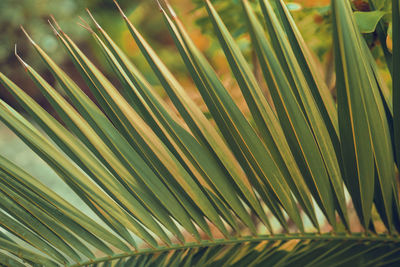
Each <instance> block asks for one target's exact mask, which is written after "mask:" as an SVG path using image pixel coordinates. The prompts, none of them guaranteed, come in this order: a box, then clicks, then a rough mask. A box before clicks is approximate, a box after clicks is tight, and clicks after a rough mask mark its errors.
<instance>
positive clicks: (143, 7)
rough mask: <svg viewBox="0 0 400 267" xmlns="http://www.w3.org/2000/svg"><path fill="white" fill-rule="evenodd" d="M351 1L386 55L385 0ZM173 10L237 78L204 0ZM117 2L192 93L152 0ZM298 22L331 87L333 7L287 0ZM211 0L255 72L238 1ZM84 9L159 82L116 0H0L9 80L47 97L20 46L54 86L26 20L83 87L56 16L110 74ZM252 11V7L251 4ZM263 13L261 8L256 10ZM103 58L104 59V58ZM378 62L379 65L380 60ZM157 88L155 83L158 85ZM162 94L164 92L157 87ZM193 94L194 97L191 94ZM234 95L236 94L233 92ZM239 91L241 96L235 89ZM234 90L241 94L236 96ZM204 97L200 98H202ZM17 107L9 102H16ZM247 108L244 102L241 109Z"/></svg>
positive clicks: (314, 0)
mask: <svg viewBox="0 0 400 267" xmlns="http://www.w3.org/2000/svg"><path fill="white" fill-rule="evenodd" d="M349 1H352V3H353V7H354V11H355V15H356V18H357V22H358V23H359V25H360V28H361V29H362V31H363V33H364V34H365V37H366V39H367V40H368V43H369V45H370V47H371V49H373V52H374V55H375V57H376V58H377V59H378V60H379V58H381V57H383V53H382V51H381V50H382V49H376V47H379V41H383V39H380V40H378V39H379V38H378V37H377V33H376V28H377V27H382V30H383V32H384V33H385V35H386V34H389V35H388V36H389V37H388V38H386V40H385V44H384V45H385V46H386V45H387V47H388V48H389V49H390V47H391V39H390V34H391V33H390V32H391V22H390V9H391V7H390V0H349ZM170 2H171V4H172V5H173V6H174V8H175V9H176V12H177V13H178V15H179V16H180V18H181V19H182V20H183V21H184V22H185V24H186V25H187V27H188V28H189V29H190V31H189V32H190V33H191V35H192V38H193V39H194V41H195V43H196V44H197V46H198V47H199V48H200V49H201V50H202V51H203V52H205V53H206V55H207V56H208V58H209V59H210V61H211V62H212V64H213V65H214V66H215V68H216V69H217V70H218V72H219V74H220V75H221V76H222V78H223V80H224V81H225V82H226V85H227V86H228V87H229V85H230V84H232V88H233V87H235V86H234V82H233V81H232V80H231V79H230V77H229V76H230V75H229V74H230V73H229V67H228V66H227V62H226V60H225V59H224V56H223V54H222V52H221V50H220V48H219V45H218V44H217V42H215V41H213V40H215V38H213V35H214V33H213V31H212V29H211V24H210V21H209V20H208V18H207V16H206V12H205V9H204V8H203V5H204V1H203V0H170ZM250 2H251V3H253V4H254V6H255V7H258V5H257V2H258V1H256V0H250ZM119 3H120V5H121V6H122V7H123V8H124V10H125V11H126V13H127V14H129V17H130V19H131V20H132V21H133V22H134V24H135V25H137V27H138V28H139V29H140V30H141V31H142V33H143V34H144V35H145V37H147V38H148V39H149V41H150V43H151V44H152V45H153V46H154V47H155V48H156V50H157V52H158V53H160V56H161V58H163V59H164V60H165V62H166V63H167V65H168V66H169V67H170V69H171V70H172V71H173V72H174V73H175V74H176V75H177V77H178V78H179V80H180V81H181V83H182V84H183V85H184V86H185V87H186V88H187V89H188V90H189V91H190V90H191V89H193V86H192V82H191V80H190V78H189V77H188V75H187V72H186V71H185V69H184V64H182V62H181V60H180V59H178V58H179V56H178V54H177V51H176V49H175V47H174V45H173V42H172V39H171V38H170V36H169V33H168V30H167V29H166V27H165V26H164V22H163V20H162V17H161V16H160V15H159V13H158V12H156V10H157V8H158V7H157V4H156V1H149V0H133V1H132V0H120V1H119ZM286 3H287V4H288V6H289V8H290V9H291V10H292V14H293V16H294V18H295V20H296V21H297V22H298V25H299V27H300V30H301V31H302V34H303V35H304V37H305V39H306V41H307V43H308V44H309V46H310V48H311V49H312V50H313V51H314V53H315V55H316V57H317V58H318V59H319V60H320V61H321V62H322V63H321V64H322V66H321V69H322V70H323V71H324V72H325V74H326V81H327V83H328V84H329V85H330V87H331V88H332V89H333V87H334V75H333V73H332V67H333V66H332V62H333V60H332V52H331V51H329V47H331V44H330V42H331V40H330V36H331V33H330V23H329V21H330V8H329V3H330V1H329V0H292V1H286ZM213 4H214V5H215V6H216V8H217V10H218V11H219V13H220V14H221V16H222V18H223V19H224V21H225V23H226V24H227V26H228V27H229V29H230V30H231V31H232V32H233V33H234V36H235V37H236V39H237V41H238V43H239V44H240V47H241V48H242V50H243V52H244V53H245V55H246V56H247V57H248V59H249V61H250V62H251V63H253V65H254V69H255V72H257V66H256V65H257V62H256V60H253V59H254V58H255V57H253V55H252V54H251V45H250V42H249V37H248V36H247V35H246V34H244V33H245V32H246V30H245V25H244V17H243V12H242V10H241V5H240V0H214V1H213ZM85 8H88V9H90V10H91V11H92V12H93V13H94V14H95V16H96V18H97V19H98V20H99V21H100V22H101V24H102V25H103V26H104V28H105V29H106V30H107V31H108V32H109V33H110V34H111V36H112V37H113V38H114V39H115V40H116V41H117V43H118V44H119V45H120V46H121V47H122V48H123V50H124V51H125V52H126V53H127V54H128V55H129V56H130V57H131V58H132V60H133V61H134V62H135V64H136V65H138V67H139V68H140V69H141V70H142V71H143V72H144V74H145V76H146V77H147V78H148V79H149V81H150V82H151V83H152V84H153V85H157V80H156V79H155V77H154V76H153V75H152V73H151V71H150V69H149V67H148V66H147V64H146V63H145V61H144V59H143V58H142V57H141V55H140V52H139V51H138V48H137V46H136V45H135V43H134V42H133V40H132V38H131V36H130V34H129V32H128V30H127V29H126V27H125V25H124V23H123V20H122V19H121V18H120V15H119V13H118V12H117V10H116V8H115V6H114V4H113V2H112V1H111V0H87V1H80V0H1V1H0V33H1V34H0V65H1V71H2V72H4V73H5V74H6V75H8V76H9V77H10V78H11V79H13V80H16V81H17V83H18V84H19V85H20V86H21V87H23V88H31V90H30V92H29V94H30V95H32V96H33V97H34V98H35V99H37V100H38V101H39V103H41V104H42V105H45V106H47V105H46V103H45V101H44V99H42V98H41V96H40V95H39V94H38V93H37V92H38V91H37V90H35V88H34V86H33V85H32V84H31V82H30V81H29V79H27V76H26V75H24V74H23V69H22V68H21V67H20V66H19V64H18V63H17V61H16V58H15V56H14V51H13V50H14V44H17V45H18V51H19V53H20V54H21V55H22V56H23V58H25V59H26V60H27V61H28V62H29V63H31V64H32V65H33V66H35V67H36V68H37V69H38V71H39V72H40V73H42V74H43V75H44V77H45V78H46V79H47V80H48V81H49V82H50V83H52V84H53V85H54V86H56V87H57V84H55V81H54V79H53V78H52V77H51V75H50V73H49V72H48V71H47V70H46V69H45V68H44V66H43V64H42V63H41V62H40V60H37V57H36V55H35V52H34V51H33V50H32V49H31V47H30V46H29V44H28V42H26V39H25V37H24V35H23V33H22V31H21V30H20V29H19V26H20V25H23V26H24V27H25V28H26V29H27V30H28V32H29V33H30V34H31V36H32V37H33V38H34V39H35V40H36V41H37V42H38V43H39V44H40V45H41V46H42V47H43V48H45V50H46V51H47V52H48V53H49V54H50V55H51V56H52V57H53V58H54V59H55V60H56V62H58V63H60V65H61V66H62V67H63V68H64V69H65V70H67V72H69V73H70V74H71V75H72V76H73V77H74V78H76V80H77V81H78V83H79V84H80V85H81V86H82V87H85V85H84V83H83V82H82V81H81V80H80V78H79V74H78V73H76V71H75V70H74V68H73V67H72V65H71V63H70V61H69V60H68V58H67V57H66V54H65V53H64V51H63V50H62V49H60V47H59V46H60V44H59V43H58V41H57V39H56V37H55V36H54V35H53V33H52V31H51V29H50V27H49V26H48V23H47V20H48V18H49V16H50V15H53V16H54V17H55V18H56V19H57V21H58V22H59V24H60V25H61V26H62V27H63V29H64V31H65V32H67V33H68V34H69V35H70V36H71V37H72V38H73V39H74V40H76V41H77V43H79V44H80V46H81V47H82V49H83V50H84V51H86V53H87V54H88V55H89V57H90V58H92V59H93V60H95V61H97V62H98V63H100V64H99V65H100V66H103V67H104V66H105V67H104V68H105V69H103V71H104V72H105V73H106V74H107V73H109V72H110V70H109V69H107V67H106V64H105V62H103V61H104V57H102V55H101V53H100V52H99V50H98V49H97V46H96V44H95V42H94V41H93V40H92V39H91V38H90V35H89V34H88V32H87V31H86V30H85V29H84V28H82V27H80V26H79V25H78V24H77V22H79V16H82V17H83V18H87V14H86V12H85ZM256 10H257V9H256ZM258 12H259V14H260V12H261V11H260V10H258ZM103 63H104V64H103ZM381 65H383V64H381ZM156 88H157V86H156ZM160 93H162V92H161V91H160ZM193 94H194V95H193V97H194V98H196V99H197V98H198V97H197V94H196V93H195V92H194V93H193ZM232 94H234V95H235V92H234V90H233V92H232ZM239 95H240V94H239ZM239 95H238V97H239ZM0 97H1V98H3V99H5V100H6V101H7V102H9V103H11V104H14V102H13V100H12V98H11V97H10V96H9V95H7V93H5V90H1V91H0ZM200 102H201V100H200V99H199V103H200ZM13 106H14V105H13ZM243 108H245V107H243Z"/></svg>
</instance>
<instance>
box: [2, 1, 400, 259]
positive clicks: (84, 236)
mask: <svg viewBox="0 0 400 267" xmlns="http://www.w3.org/2000/svg"><path fill="white" fill-rule="evenodd" d="M259 2H260V3H259V4H260V7H261V10H262V14H263V20H260V19H259V18H258V17H257V16H256V14H255V12H254V10H253V8H252V7H251V5H250V4H249V3H248V2H247V1H246V0H243V1H242V7H243V12H244V15H245V18H246V21H245V23H246V26H247V29H248V33H249V36H250V39H251V42H252V45H253V48H254V52H255V55H256V56H257V58H258V61H259V63H260V66H261V69H262V71H263V75H264V78H265V82H266V84H267V87H268V91H269V93H270V94H271V98H272V100H271V101H272V102H269V101H268V100H267V98H266V97H265V92H266V90H265V88H263V83H261V82H259V81H258V80H257V79H256V77H255V76H254V74H253V71H252V68H251V65H250V64H249V62H248V61H247V59H246V57H245V56H244V55H243V54H242V51H241V50H240V49H239V46H238V45H237V44H236V42H235V40H234V38H233V37H232V34H231V33H230V31H229V29H228V28H227V27H226V25H225V24H224V22H223V20H222V19H221V17H220V16H219V14H218V12H217V11H216V9H215V8H214V6H213V5H212V4H211V2H210V1H205V4H204V5H205V9H206V10H207V12H208V15H209V18H210V20H211V22H212V25H213V27H214V30H215V34H216V37H217V39H218V41H219V43H220V45H221V48H222V50H223V52H224V54H225V56H226V59H227V61H228V63H229V66H230V68H231V71H232V76H233V77H234V78H235V80H236V81H237V85H238V88H239V89H240V91H241V93H242V95H243V99H244V101H245V102H246V104H247V106H248V108H249V110H250V113H251V114H250V116H246V115H245V114H244V113H243V112H242V111H241V109H240V108H239V107H238V103H236V102H235V100H234V99H233V98H232V96H231V94H230V92H229V91H228V89H227V88H225V87H224V85H223V82H222V80H221V78H220V77H219V76H218V75H217V72H216V71H215V70H214V68H213V67H212V66H211V64H210V63H209V62H208V60H207V59H206V57H205V56H204V55H203V54H202V52H201V51H200V50H199V49H198V48H197V47H196V46H195V44H194V42H193V41H192V40H191V38H190V35H189V34H188V32H187V30H186V27H185V26H184V24H183V23H182V22H181V21H180V20H179V18H178V17H177V15H176V14H175V12H174V10H173V9H172V7H171V6H170V5H169V4H168V3H167V2H164V1H163V2H162V3H159V6H160V11H161V15H162V16H163V18H164V21H165V24H166V27H167V29H168V30H169V32H170V34H171V36H172V38H173V40H174V43H175V45H176V47H177V49H178V51H179V54H180V56H181V57H182V59H183V62H184V64H185V66H186V68H187V70H188V72H189V74H190V76H191V77H192V79H193V82H194V84H195V85H196V87H197V89H198V91H199V93H200V95H201V97H202V98H203V100H204V102H205V104H206V106H207V108H208V111H209V112H210V114H211V116H212V119H213V121H210V120H209V119H207V117H206V116H205V115H204V114H203V112H202V111H201V109H200V108H199V107H198V106H197V105H196V104H195V103H194V101H193V100H192V99H191V98H190V97H189V95H188V93H187V92H186V91H185V89H184V87H183V86H182V85H181V84H180V83H179V81H178V80H177V79H176V78H175V77H174V76H173V74H172V73H171V71H170V70H169V69H168V67H167V66H166V65H165V64H164V63H163V62H162V60H161V59H160V57H159V56H158V53H157V51H155V50H154V49H153V48H152V47H151V45H150V44H149V43H148V42H147V41H146V40H145V38H144V37H143V36H142V35H141V34H140V32H139V30H138V29H137V28H136V27H135V26H134V25H133V24H132V23H131V22H130V21H129V19H128V18H127V16H125V14H124V13H123V11H122V9H121V8H120V7H119V6H118V4H117V3H116V5H117V8H118V9H119V12H120V13H121V15H122V17H123V20H124V21H125V22H126V25H127V27H128V29H129V31H130V33H131V34H132V37H133V38H134V40H135V42H136V43H137V45H138V47H139V49H140V50H141V52H142V54H143V56H144V57H145V58H146V60H147V62H148V63H149V65H150V67H151V69H152V70H153V72H154V74H155V75H156V77H157V78H158V80H159V82H160V84H161V85H162V87H163V88H164V90H165V91H166V93H167V95H168V97H169V99H170V100H171V102H172V103H173V105H174V106H175V107H176V110H177V112H178V114H176V113H175V112H174V111H172V110H171V109H169V108H168V105H167V103H166V102H165V100H164V99H162V98H161V97H160V96H158V95H157V93H156V91H155V90H154V88H153V86H152V85H151V84H150V83H149V82H148V81H147V80H146V78H145V77H144V75H143V74H142V73H141V72H140V70H139V69H138V68H137V67H136V66H135V65H134V64H133V63H132V62H131V61H130V59H129V58H128V56H126V55H125V54H124V52H123V51H122V49H120V48H119V46H118V44H117V43H115V42H114V41H113V39H112V38H111V37H110V36H109V35H108V33H107V32H106V30H105V29H103V28H102V27H101V26H100V24H99V23H98V22H97V21H96V20H95V18H94V16H93V15H92V14H91V13H90V12H89V16H90V18H91V25H92V26H91V25H89V24H88V23H86V22H84V23H85V25H83V26H84V27H85V28H87V29H88V31H89V33H90V35H91V36H92V37H93V38H94V40H95V41H96V42H97V44H98V45H99V48H100V51H102V53H103V56H104V57H105V59H106V60H107V63H108V64H109V66H110V67H111V69H112V70H113V73H114V74H115V77H116V78H117V80H118V81H119V85H118V86H117V85H114V84H113V83H112V82H111V81H110V80H109V79H108V78H107V77H106V75H105V74H103V73H102V71H101V70H100V69H99V68H97V67H96V66H95V64H94V63H93V62H92V61H91V60H90V59H89V58H88V57H87V56H86V55H85V53H84V52H83V51H82V50H81V49H80V48H79V46H78V45H77V44H75V43H74V41H73V40H72V39H71V38H70V37H69V36H68V35H67V34H66V33H65V32H64V31H63V30H62V29H61V27H60V26H59V25H58V24H57V22H56V20H55V19H53V20H52V22H50V24H51V27H52V29H53V31H54V33H55V35H56V36H57V38H58V40H59V41H60V43H61V44H62V47H63V48H64V49H65V52H66V53H67V54H68V55H69V56H70V58H71V60H72V62H73V63H74V64H75V67H76V69H77V70H78V71H79V73H80V74H81V76H82V77H83V79H84V80H85V82H86V83H87V85H88V87H89V89H90V91H91V93H92V94H93V96H94V98H95V99H94V100H92V99H91V98H89V97H88V96H87V95H86V94H85V93H84V92H83V91H82V89H81V88H79V86H78V85H77V83H76V82H75V81H74V80H73V79H72V78H71V76H69V75H68V74H67V73H66V72H65V71H64V70H62V69H61V68H60V67H59V66H58V65H57V63H55V62H54V61H53V60H52V59H51V58H50V57H49V56H48V55H47V53H46V52H45V51H44V50H43V49H42V48H41V47H40V46H39V45H38V44H37V43H35V42H34V40H33V38H31V37H30V36H29V35H28V33H26V32H25V30H23V31H24V32H25V33H26V35H27V38H28V40H29V42H30V43H31V44H32V46H33V47H34V49H35V50H36V51H37V53H38V55H39V58H41V60H42V61H43V62H44V63H45V65H46V66H47V67H48V69H49V70H50V72H51V73H52V75H53V76H54V78H55V79H56V80H57V82H58V84H59V85H60V87H61V88H62V90H63V93H60V92H59V91H58V90H56V88H54V87H53V86H52V85H50V84H49V83H48V82H47V81H46V80H45V79H44V78H43V77H42V76H41V75H40V74H39V73H37V72H36V71H35V70H34V69H33V68H32V67H31V66H29V65H28V63H26V62H25V61H24V60H23V59H22V58H21V57H20V56H19V55H18V54H17V51H16V56H17V58H18V59H19V61H20V62H21V64H22V66H23V68H25V70H26V72H27V74H28V75H29V77H30V78H31V79H32V81H33V82H34V83H35V84H36V86H37V87H38V89H39V90H40V92H41V93H42V94H43V96H44V97H45V98H46V99H47V100H48V101H49V103H50V104H51V106H52V107H53V109H54V110H55V112H56V113H57V117H58V118H59V119H60V120H57V119H56V118H55V117H53V116H52V115H51V114H50V113H49V112H47V111H46V110H45V109H44V108H42V107H41V106H40V105H39V104H38V103H37V102H35V100H33V99H32V98H31V97H30V96H29V95H28V94H27V93H25V92H24V90H23V89H21V88H20V87H19V86H18V85H16V84H15V83H14V82H13V81H11V80H10V79H8V78H7V77H6V76H5V75H3V74H1V73H0V82H1V84H2V85H3V86H4V87H5V88H6V89H7V90H8V91H9V92H10V93H11V94H12V95H13V96H14V98H15V99H16V100H17V102H18V103H19V104H20V106H21V107H22V108H23V109H24V110H25V111H26V113H27V114H28V115H29V118H25V117H23V116H22V115H21V114H19V113H18V112H16V111H15V109H14V108H12V107H11V106H10V105H8V104H7V103H5V102H4V101H3V100H0V120H1V121H2V122H3V123H4V124H5V125H7V127H8V128H10V129H11V130H12V131H14V133H15V134H16V135H18V137H19V138H21V140H22V141H24V142H25V144H26V145H28V146H29V147H30V148H31V149H32V150H33V151H34V152H35V153H36V154H37V155H39V156H40V157H41V158H42V159H43V161H44V162H45V163H46V164H47V165H48V166H50V167H51V168H52V169H53V170H54V171H55V173H56V174H57V175H58V176H59V178H60V179H61V180H63V181H64V182H65V183H66V184H67V185H68V186H69V187H70V188H71V189H72V190H73V191H74V192H75V194H76V195H77V196H78V197H79V198H80V199H81V200H82V201H83V202H84V203H85V204H86V205H87V207H88V208H90V209H91V211H93V214H95V216H94V215H93V216H94V217H93V216H89V215H87V214H85V213H84V212H82V211H81V210H80V207H76V206H73V205H72V204H71V203H70V202H69V201H68V200H66V199H64V198H63V197H62V196H60V195H58V194H57V193H56V192H54V191H53V190H52V189H50V188H49V187H48V186H47V185H45V184H43V183H42V182H40V179H38V178H36V177H33V176H32V175H30V174H29V173H27V172H26V171H24V170H22V169H21V168H20V167H19V166H17V165H16V164H14V163H13V162H10V161H9V160H8V159H6V158H5V157H4V156H1V155H0V199H1V201H0V227H1V228H0V265H1V266H3V265H4V266H24V265H32V266H59V265H65V266H216V265H221V266H315V265H318V266H320V265H321V266H322V265H324V266H338V265H342V264H347V265H350V264H353V265H357V266H361V265H362V266H364V265H365V266H393V265H396V264H398V263H399V262H400V239H399V237H398V233H399V232H398V231H399V230H400V217H399V214H400V209H399V201H398V179H397V178H396V175H398V170H397V169H396V162H397V164H398V160H396V159H398V157H399V156H398V155H397V153H398V151H399V149H397V148H398V143H399V142H398V141H399V140H398V139H399V122H398V117H399V103H398V101H397V99H398V97H396V94H398V92H399V79H398V77H396V76H395V75H394V76H393V95H392V94H391V92H390V91H389V90H388V89H387V88H386V87H385V85H384V83H383V82H382V81H381V78H380V77H379V74H378V71H377V66H376V63H375V61H374V59H373V57H372V55H371V53H370V51H369V49H368V48H367V46H366V44H365V41H364V39H363V38H362V36H361V34H360V33H359V30H358V28H357V25H356V24H355V21H354V18H353V15H352V12H351V7H350V4H349V2H347V1H342V0H332V17H333V21H332V24H333V37H334V50H335V60H336V76H337V88H336V89H337V95H338V99H337V103H335V100H334V99H333V97H332V95H331V94H330V92H329V90H328V89H327V86H326V84H324V82H323V77H322V76H321V74H320V73H319V70H318V69H317V67H316V66H315V63H314V59H313V56H312V53H311V52H310V50H309V48H308V47H307V45H306V43H305V41H304V40H303V38H302V36H301V34H300V31H299V30H298V29H297V27H296V24H295V22H294V20H293V18H292V17H291V15H290V13H289V11H288V9H287V8H286V5H285V3H284V2H283V0H274V1H271V0H260V1H259ZM399 12H400V11H399V3H398V1H397V0H393V22H395V21H397V22H398V20H399ZM263 24H265V26H263ZM394 24H395V23H394ZM397 27H398V25H397V26H394V28H393V32H394V33H393V41H394V45H393V73H396V70H398V69H399V66H398V65H399V64H400V63H399V62H400V60H396V58H398V57H399V47H400V41H399V40H398V38H399V35H398V34H399V33H398V32H396V29H397ZM397 30H398V29H397ZM391 101H393V102H391ZM214 122H215V123H214ZM397 166H398V165H397ZM354 213H356V214H357V215H356V216H357V217H358V219H359V222H360V225H361V227H363V231H362V232H360V231H354V230H353V229H354V228H355V225H357V224H358V222H357V221H356V220H354V218H355V217H354V216H353V217H354V218H352V214H354ZM92 217H93V218H92Z"/></svg>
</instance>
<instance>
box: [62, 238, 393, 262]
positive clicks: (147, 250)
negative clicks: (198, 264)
mask: <svg viewBox="0 0 400 267" xmlns="http://www.w3.org/2000/svg"><path fill="white" fill-rule="evenodd" d="M289 240H310V241H317V240H320V241H333V240H342V241H360V242H371V241H372V242H383V243H386V242H391V243H400V236H399V235H389V234H367V233H351V234H347V233H324V234H319V233H304V234H275V235H257V236H246V237H239V238H234V237H233V238H225V239H213V240H202V241H200V242H191V243H185V244H176V245H171V246H160V247H157V248H143V249H138V250H134V251H131V252H124V253H119V254H114V255H112V256H106V257H101V258H97V259H92V260H86V261H83V262H80V263H74V264H72V265H69V267H79V266H86V265H89V264H95V263H101V262H106V261H110V260H118V259H122V258H128V257H132V256H139V255H147V254H155V253H160V252H168V251H173V250H183V249H188V248H201V247H213V246H220V245H234V244H240V243H246V242H262V241H289Z"/></svg>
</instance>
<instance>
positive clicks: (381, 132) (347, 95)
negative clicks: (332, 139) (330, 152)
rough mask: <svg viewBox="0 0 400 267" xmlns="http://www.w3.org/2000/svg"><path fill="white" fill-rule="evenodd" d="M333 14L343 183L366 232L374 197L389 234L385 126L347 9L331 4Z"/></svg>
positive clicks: (391, 192)
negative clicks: (343, 171) (343, 172)
mask: <svg viewBox="0 0 400 267" xmlns="http://www.w3.org/2000/svg"><path fill="white" fill-rule="evenodd" d="M332 9H333V14H334V23H333V25H334V44H335V53H336V55H337V56H336V75H337V91H338V114H339V129H340V136H341V146H342V154H343V162H344V168H345V175H346V177H345V181H346V182H347V188H348V189H349V191H350V193H351V195H352V199H353V203H354V205H355V208H356V211H357V213H358V215H359V217H360V219H361V222H362V224H363V225H364V227H365V228H368V227H369V224H370V220H371V212H372V202H373V200H374V195H375V203H376V206H377V208H378V209H379V210H380V213H381V216H382V218H383V220H384V221H385V222H386V226H387V227H388V228H389V230H390V231H392V230H393V225H394V224H393V223H387V222H391V221H392V220H393V210H392V209H393V206H394V207H395V209H397V205H398V204H397V203H398V201H397V198H398V196H397V193H395V192H397V189H396V186H395V176H394V175H395V173H394V171H395V170H394V164H393V163H394V160H393V151H392V144H391V139H390V133H389V126H388V120H387V118H386V114H385V110H384V106H383V102H382V98H381V96H380V94H379V89H378V85H377V82H376V80H375V77H374V74H373V72H372V69H371V67H370V65H369V63H368V57H367V58H366V57H364V56H363V52H367V51H366V50H365V49H364V45H363V44H362V42H364V40H362V39H361V35H360V33H359V32H358V29H357V28H356V27H357V26H356V25H355V22H354V19H353V17H352V14H351V9H350V5H349V3H347V2H343V1H333V2H332ZM396 220H397V219H396Z"/></svg>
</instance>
